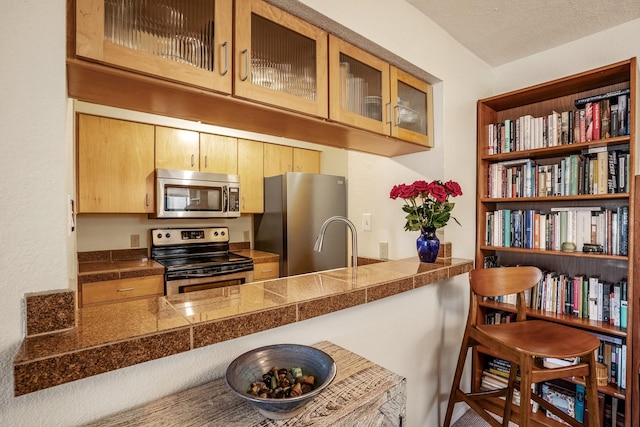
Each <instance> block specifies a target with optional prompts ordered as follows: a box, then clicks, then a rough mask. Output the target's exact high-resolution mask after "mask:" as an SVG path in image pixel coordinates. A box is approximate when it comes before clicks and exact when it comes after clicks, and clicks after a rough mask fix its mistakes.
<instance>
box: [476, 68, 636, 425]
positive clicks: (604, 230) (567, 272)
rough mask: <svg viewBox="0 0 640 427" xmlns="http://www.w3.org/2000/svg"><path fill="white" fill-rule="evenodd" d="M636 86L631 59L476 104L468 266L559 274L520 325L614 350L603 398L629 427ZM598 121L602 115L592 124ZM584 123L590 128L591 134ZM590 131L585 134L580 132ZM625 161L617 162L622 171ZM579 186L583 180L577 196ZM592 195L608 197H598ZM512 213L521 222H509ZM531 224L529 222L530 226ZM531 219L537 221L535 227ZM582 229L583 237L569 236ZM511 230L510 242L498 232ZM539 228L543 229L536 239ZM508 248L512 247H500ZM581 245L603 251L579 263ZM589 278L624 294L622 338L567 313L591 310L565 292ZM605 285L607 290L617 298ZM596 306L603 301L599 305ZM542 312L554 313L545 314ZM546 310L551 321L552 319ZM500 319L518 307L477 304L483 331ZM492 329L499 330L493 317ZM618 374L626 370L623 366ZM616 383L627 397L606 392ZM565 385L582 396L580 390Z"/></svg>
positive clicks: (543, 421)
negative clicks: (585, 338)
mask: <svg viewBox="0 0 640 427" xmlns="http://www.w3.org/2000/svg"><path fill="white" fill-rule="evenodd" d="M638 77H639V72H638V68H637V62H636V58H631V59H629V60H626V61H621V62H618V63H614V64H611V65H608V66H604V67H600V68H598V69H594V70H589V71H585V72H582V73H579V74H575V75H571V76H567V77H563V78H560V79H557V80H553V81H550V82H546V83H541V84H538V85H535V86H531V87H528V88H523V89H520V90H514V91H512V92H508V93H505V94H502V95H497V96H493V97H490V98H485V99H481V100H479V101H478V105H477V108H478V125H477V126H478V129H477V138H478V141H477V147H478V149H477V153H478V154H477V194H478V199H477V205H476V218H477V224H476V225H477V227H476V233H477V234H476V257H475V261H476V266H478V267H479V268H482V267H485V268H487V267H490V266H501V265H522V264H527V265H536V266H538V267H540V269H541V270H543V271H547V272H556V273H557V276H561V277H562V278H561V279H559V280H558V281H553V280H551V284H549V283H545V286H552V287H556V288H553V289H554V291H553V292H556V291H558V292H557V294H556V293H554V294H553V295H557V296H554V297H553V298H552V299H551V300H548V299H547V300H545V304H546V305H539V306H538V307H534V308H529V309H528V310H527V317H529V318H537V319H544V320H547V321H551V322H556V323H562V324H565V325H568V326H571V327H575V328H580V329H584V330H588V331H591V332H593V333H595V334H597V335H599V338H600V339H601V342H602V343H603V345H604V343H608V345H609V347H607V348H606V349H607V350H606V351H609V353H608V354H609V355H610V357H612V358H613V357H617V355H615V354H614V352H613V351H610V350H611V348H612V344H611V343H614V344H615V345H616V346H619V347H620V349H618V348H616V349H615V351H618V350H620V354H622V351H624V352H626V353H625V354H626V362H624V363H623V365H624V370H621V371H619V372H620V373H618V374H617V376H613V374H610V375H612V378H611V381H612V382H611V383H609V384H608V385H606V386H601V387H599V391H600V393H601V394H602V395H604V396H605V397H604V399H605V402H610V404H611V406H613V407H616V405H618V401H619V402H622V403H621V404H620V406H617V407H618V408H619V410H620V412H621V414H623V416H624V425H625V426H626V427H630V426H636V425H640V410H639V409H638V408H640V390H639V386H638V382H639V381H638V378H639V374H640V349H639V347H640V346H639V344H638V343H637V342H636V341H640V339H636V335H637V332H636V331H635V328H636V327H638V326H637V325H639V324H640V310H638V309H637V307H635V306H636V305H637V304H636V303H635V300H636V299H637V297H634V295H635V292H638V290H637V287H638V286H639V285H636V282H640V279H638V277H640V269H634V265H633V264H634V262H632V260H634V259H635V256H634V253H635V252H634V246H635V245H634V243H635V242H634V240H635V234H634V229H635V227H636V221H637V220H636V219H635V218H636V217H637V215H638V212H636V211H638V210H639V207H636V206H635V204H634V200H635V198H636V197H640V195H637V194H636V192H637V191H640V176H637V177H636V173H637V166H636V162H637V161H636V148H635V147H636V144H635V140H636V129H637V128H638V120H639V118H638V115H637V111H636V108H637V104H638V100H637V99H636V94H637V93H638ZM596 104H597V105H596ZM598 110H600V113H596V114H593V111H596V112H597V111H598ZM610 111H614V114H615V117H616V118H617V119H616V120H614V119H612V117H614V115H613V114H611V113H610ZM567 117H570V119H568V120H567ZM584 117H586V118H587V119H586V120H585V118H584ZM589 118H591V119H592V120H596V121H597V122H589V121H588V119H589ZM598 119H599V120H598ZM602 119H603V120H602ZM621 119H622V120H621ZM534 123H535V124H534ZM589 123H591V124H592V127H589V126H588V124H589ZM581 125H582V126H583V127H581ZM598 126H601V127H602V129H603V131H602V132H601V134H599V135H597V136H596V132H592V133H589V132H591V131H589V130H588V129H593V127H595V128H596V129H597V128H598ZM613 126H615V128H613ZM534 129H535V130H534ZM569 129H570V130H569ZM585 129H587V130H586V131H585ZM607 129H608V130H609V133H607ZM585 135H587V137H586V138H585ZM589 135H591V137H589ZM614 152H615V153H614ZM598 153H600V154H598ZM603 153H604V154H603ZM612 153H613V154H612ZM621 156H622V157H624V160H620V159H621ZM574 159H577V162H578V163H577V164H578V165H579V166H578V168H577V170H578V173H577V174H574V169H570V167H571V168H574V163H573V162H574ZM525 162H526V164H525ZM569 162H571V163H569ZM590 162H591V163H590ZM593 162H595V163H593ZM594 165H595V166H594ZM612 165H613V166H612ZM594 167H595V169H594ZM553 168H556V169H553ZM550 170H552V172H550ZM531 171H533V172H531ZM545 173H551V174H553V175H551V176H552V178H551V179H549V178H548V175H547V177H545ZM590 173H591V175H590ZM576 176H577V177H579V179H580V180H581V181H579V183H578V184H577V185H576V184H575V182H576V180H575V179H574V177H576ZM596 179H600V181H596ZM523 180H525V181H524V184H523ZM612 180H613V181H612ZM612 182H613V187H612ZM549 183H551V184H549ZM545 184H546V186H545ZM549 185H551V188H550V187H549ZM572 185H574V186H575V187H571V186H572ZM527 186H528V187H527ZM554 186H555V187H554ZM576 187H577V189H576ZM603 187H604V188H605V190H604V191H603ZM567 189H569V190H570V191H567ZM598 189H600V191H599V192H600V193H603V192H604V193H605V194H598ZM618 191H619V192H618ZM579 193H584V194H579ZM594 193H595V194H594ZM552 194H554V195H552ZM569 194H571V195H569ZM505 195H508V196H511V195H513V196H514V197H505ZM520 195H526V196H528V197H520ZM488 196H494V197H488ZM495 196H501V197H495ZM531 196H534V197H531ZM514 211H517V215H519V217H518V216H516V217H514V216H513V212H514ZM527 211H529V212H527ZM531 211H533V213H532V212H531ZM564 211H573V212H576V213H575V216H573V215H574V214H570V215H569V217H568V219H567V218H565V217H564V216H565V214H564V213H562V214H558V212H564ZM578 211H590V212H589V213H588V214H587V215H586V218H587V219H586V220H585V214H584V212H578ZM523 213H524V215H523ZM527 214H529V218H526V215H527ZM534 214H535V215H536V216H535V218H536V219H535V220H534V219H531V218H534V217H533V215H534ZM578 216H581V219H578ZM508 218H509V219H508ZM514 218H515V219H514ZM639 218H640V217H639ZM525 220H526V221H527V224H526V225H525V224H524V221H525ZM513 221H516V226H519V227H521V228H520V229H519V230H520V231H519V235H518V239H519V238H521V237H522V239H523V240H522V241H520V240H517V239H516V240H515V242H514V240H512V239H514V237H513V230H514V229H515V228H513V227H514V223H513ZM545 221H546V222H545ZM563 221H567V222H566V223H565V222H563ZM579 221H582V222H581V224H582V225H577V224H579V223H580V222H579ZM586 224H589V226H587V225H586ZM507 227H509V228H510V230H511V232H507V231H506V228H507ZM536 227H539V229H538V230H535V228H536ZM560 227H562V228H560ZM540 230H542V231H540ZM560 230H562V232H561V233H560V232H559V231H560ZM536 232H538V234H536ZM526 233H528V234H526ZM554 233H555V234H554ZM543 235H544V237H543ZM638 238H640V236H639V237H638ZM510 239H511V240H510ZM524 239H527V240H528V242H527V244H524V243H523V242H524ZM537 239H540V241H538V240H537ZM574 239H575V240H574ZM534 240H535V242H533V241H534ZM504 242H509V243H507V246H503V245H504ZM532 242H533V243H532ZM562 242H572V243H575V244H576V246H577V247H576V251H575V252H563V251H561V250H560V246H561V243H562ZM514 243H515V244H514ZM583 243H599V244H603V248H604V253H585V252H583V251H582V244H583ZM514 246H518V247H514ZM533 248H535V249H533ZM538 248H542V249H538ZM550 277H554V276H553V275H552V276H550ZM567 278H582V280H583V282H582V284H577V286H573V287H571V286H572V285H569V284H568V283H570V282H571V280H567ZM586 278H589V279H586ZM592 278H593V279H594V281H595V282H594V283H596V284H598V285H604V288H605V289H608V285H609V284H613V285H615V286H616V287H615V289H616V290H617V289H618V288H617V286H618V285H620V286H621V287H624V286H623V285H624V284H626V288H625V289H626V290H627V300H628V307H627V317H626V318H627V324H626V328H624V327H621V326H619V325H618V324H616V326H614V325H613V324H611V322H609V321H608V320H607V318H606V316H605V315H604V314H603V313H600V314H599V315H600V316H601V317H602V318H603V319H605V320H607V321H603V320H602V319H600V317H597V316H596V317H591V318H588V317H579V316H578V311H577V309H576V306H575V305H573V304H574V302H575V301H582V302H584V304H586V302H585V301H589V298H587V299H586V300H585V299H583V296H582V295H580V297H578V298H575V294H573V293H572V292H573V289H586V290H587V291H588V289H589V287H590V286H591V279H592ZM563 281H564V282H563ZM586 282H587V287H586V288H585V286H584V283H586ZM561 284H562V285H561ZM573 285H576V282H573ZM613 285H612V288H611V289H614V287H613ZM561 286H562V287H561ZM568 289H571V291H567V290H568ZM598 289H600V288H598ZM612 293H613V291H612ZM543 295H544V294H543ZM547 295H548V294H547ZM560 295H564V297H560ZM570 295H571V296H570ZM584 295H586V294H584ZM537 298H538V299H537V302H538V303H539V302H540V298H543V297H541V296H540V294H538V295H537ZM547 298H548V297H547ZM563 298H564V299H563ZM602 298H603V299H602V301H604V296H602ZM616 298H617V297H616ZM609 299H610V298H608V300H609ZM549 301H553V303H552V304H551V305H549V304H548V302H549ZM568 301H570V302H568ZM584 304H582V303H581V305H580V311H579V314H580V316H583V311H582V310H583V309H585V308H584V307H586V306H585V305H584ZM601 304H604V302H601ZM617 304H618V302H617V301H616V303H615V305H613V306H612V307H616V308H615V310H616V313H618V312H620V310H619V309H618V306H617ZM549 307H552V310H557V312H556V311H548V310H549ZM540 308H546V309H545V310H540ZM572 310H573V314H571V311H572ZM587 310H589V309H587ZM500 311H501V312H504V313H506V315H508V314H509V313H513V312H515V307H514V306H513V305H511V304H507V303H504V302H495V301H485V302H483V303H482V304H481V309H480V310H479V312H478V319H477V320H478V322H479V323H484V322H485V320H486V321H488V322H490V321H494V320H493V319H494V316H493V315H492V314H491V313H497V312H500ZM565 313H566V314H565ZM488 314H489V316H487V315H488ZM495 318H496V319H499V318H498V316H497V315H496V316H495ZM503 318H504V317H503ZM596 318H597V319H599V320H595V319H596ZM495 321H499V320H495ZM616 321H618V319H617V318H616ZM622 326H625V325H624V324H623V325H622ZM609 340H610V341H609ZM601 348H603V347H601ZM494 356H496V357H499V355H494ZM487 357H490V356H487V355H486V354H483V352H482V351H481V350H477V349H476V350H474V352H473V356H472V365H473V366H472V373H473V374H472V375H473V377H472V382H471V384H472V387H473V389H474V390H475V391H477V390H479V387H480V386H481V384H482V382H483V378H484V377H483V374H484V372H485V369H486V362H487V359H486V358H487ZM603 361H604V362H608V361H609V359H606V360H605V359H604V356H603ZM620 362H621V363H622V362H623V361H622V357H621V360H620ZM614 367H615V365H613V364H611V365H610V367H609V368H610V370H611V372H615V371H614V370H613V368H614ZM621 369H622V368H621ZM622 378H624V382H623V380H622ZM615 379H618V380H619V381H618V384H622V385H624V386H625V387H624V388H622V387H620V386H619V385H618V384H616V383H613V381H614V380H615ZM568 380H569V381H570V382H571V383H573V384H581V382H580V380H577V379H573V378H569V379H568ZM612 399H613V401H615V405H614V403H613V401H612ZM494 404H495V405H494V406H495V411H496V413H498V414H500V413H501V410H500V409H499V408H500V406H501V403H500V402H499V401H496V402H494ZM492 405H493V404H490V406H492ZM603 412H606V411H603ZM534 425H543V426H557V425H560V424H559V423H557V422H556V421H553V420H552V419H550V418H547V417H546V416H545V415H544V414H536V417H535V423H534Z"/></svg>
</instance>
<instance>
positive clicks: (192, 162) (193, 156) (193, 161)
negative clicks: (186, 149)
mask: <svg viewBox="0 0 640 427" xmlns="http://www.w3.org/2000/svg"><path fill="white" fill-rule="evenodd" d="M195 161H196V156H195V155H194V154H192V155H191V167H193V165H195V164H196V163H195Z"/></svg>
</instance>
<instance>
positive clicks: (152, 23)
mask: <svg viewBox="0 0 640 427" xmlns="http://www.w3.org/2000/svg"><path fill="white" fill-rule="evenodd" d="M232 3H233V2H232V0H197V1H191V2H172V3H171V4H167V3H165V2H160V1H152V0H150V1H145V2H130V1H105V0H76V2H75V4H76V10H75V12H76V13H75V18H76V26H75V29H76V33H75V38H76V43H75V53H76V55H77V56H78V57H81V58H86V59H89V60H91V61H97V62H101V63H104V64H108V65H112V66H116V67H119V68H124V69H128V70H133V71H136V72H140V73H143V74H148V75H153V76H155V77H159V78H161V79H165V80H172V81H177V82H182V83H187V84H189V85H192V86H198V87H202V88H206V89H211V90H215V91H219V92H224V93H227V94H229V93H231V86H232V81H231V75H232V71H231V52H232V44H231V43H232V36H233V30H232V22H233V19H232V15H233V8H232Z"/></svg>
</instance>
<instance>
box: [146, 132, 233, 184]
mask: <svg viewBox="0 0 640 427" xmlns="http://www.w3.org/2000/svg"><path fill="white" fill-rule="evenodd" d="M237 163H238V147H237V139H236V138H233V137H228V136H222V135H212V134H208V133H198V132H196V131H191V130H185V129H175V128H168V127H163V126H156V167H157V168H161V169H176V170H188V171H195V172H212V173H224V174H232V175H236V174H237V173H238V164H237Z"/></svg>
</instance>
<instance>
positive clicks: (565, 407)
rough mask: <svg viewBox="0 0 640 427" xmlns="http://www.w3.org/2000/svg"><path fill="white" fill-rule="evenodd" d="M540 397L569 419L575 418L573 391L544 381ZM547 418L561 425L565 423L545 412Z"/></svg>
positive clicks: (574, 396) (574, 395)
mask: <svg viewBox="0 0 640 427" xmlns="http://www.w3.org/2000/svg"><path fill="white" fill-rule="evenodd" d="M540 392H541V396H542V399H544V400H545V401H547V402H549V403H551V404H552V405H553V406H555V407H556V408H558V409H560V410H561V411H562V412H564V413H565V414H567V415H569V416H570V417H574V418H575V416H576V392H575V389H573V390H572V389H571V388H565V387H562V386H560V385H558V384H557V383H556V382H550V381H545V382H544V383H542V385H541V389H540ZM545 412H546V415H547V417H549V418H551V419H553V420H556V421H559V422H561V423H563V424H567V423H565V422H564V421H563V420H562V419H560V418H559V417H557V416H556V415H554V414H553V413H551V412H550V411H548V410H547V411H545Z"/></svg>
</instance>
